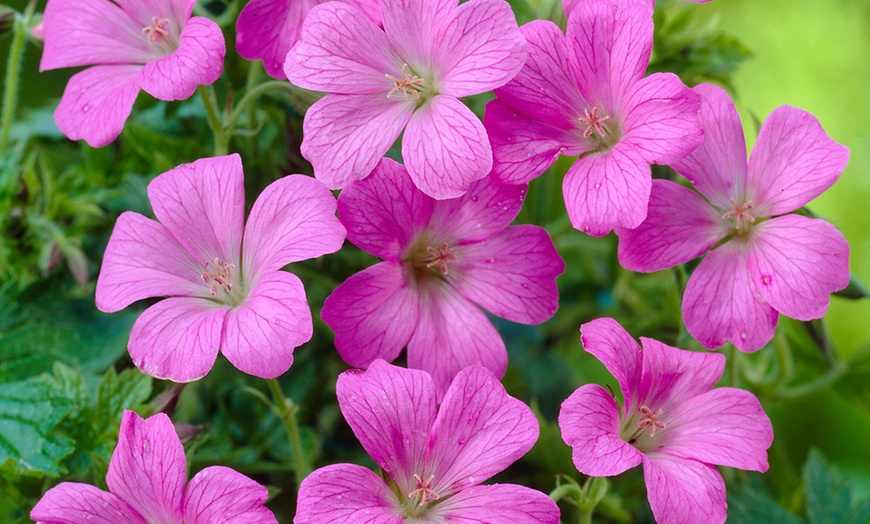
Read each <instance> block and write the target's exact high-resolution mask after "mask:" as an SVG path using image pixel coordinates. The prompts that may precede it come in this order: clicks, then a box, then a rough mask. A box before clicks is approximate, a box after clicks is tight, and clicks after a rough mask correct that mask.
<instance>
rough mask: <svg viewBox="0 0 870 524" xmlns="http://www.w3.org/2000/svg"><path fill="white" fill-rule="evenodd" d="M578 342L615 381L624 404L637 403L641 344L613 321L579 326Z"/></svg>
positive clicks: (597, 320) (593, 322)
mask: <svg viewBox="0 0 870 524" xmlns="http://www.w3.org/2000/svg"><path fill="white" fill-rule="evenodd" d="M580 343H581V344H582V345H583V349H584V350H586V352H587V353H589V354H590V355H592V356H594V357H595V358H597V359H598V360H599V361H600V362H601V363H602V364H604V367H605V368H607V371H609V372H610V374H611V375H613V376H614V378H616V381H617V382H618V383H619V389H620V391H622V396H623V397H624V398H625V401H624V405H625V406H631V405H633V403H636V402H637V400H636V396H637V389H638V386H639V384H640V374H641V366H642V360H641V359H642V356H641V349H640V345H638V343H637V342H636V341H635V340H634V339H633V338H632V337H631V335H629V334H628V331H626V330H625V328H623V327H622V326H620V325H619V323H618V322H617V321H615V320H613V319H612V318H598V319H595V320H593V321H591V322H587V323H585V324H583V325H582V326H580Z"/></svg>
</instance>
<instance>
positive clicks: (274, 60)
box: [236, 0, 381, 79]
mask: <svg viewBox="0 0 870 524" xmlns="http://www.w3.org/2000/svg"><path fill="white" fill-rule="evenodd" d="M326 1H330V0H251V2H250V3H248V5H246V6H245V8H244V9H242V12H241V13H239V20H238V22H236V49H238V51H239V54H240V55H242V57H244V58H246V59H248V60H258V59H261V60H263V65H264V66H265V67H266V72H268V73H269V74H270V75H271V76H273V77H275V78H279V79H280V78H286V76H285V75H284V69H283V68H284V59H285V58H286V57H287V52H288V51H290V49H291V48H292V47H293V46H294V45H296V42H297V41H299V37H300V34H301V33H302V22H303V21H304V20H305V17H306V16H307V15H308V11H310V10H311V8H312V7H314V6H315V5H319V4H322V3H323V2H326ZM341 1H342V2H344V3H345V4H350V5H352V6H355V7H357V8H358V9H360V10H362V11H363V12H365V14H366V16H368V17H369V18H370V19H371V20H372V21H373V22H375V23H380V19H381V15H380V10H379V8H378V0H341Z"/></svg>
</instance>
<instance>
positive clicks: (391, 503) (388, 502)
mask: <svg viewBox="0 0 870 524" xmlns="http://www.w3.org/2000/svg"><path fill="white" fill-rule="evenodd" d="M401 515H402V513H401V506H399V504H398V501H396V496H395V494H394V493H393V492H392V491H391V490H390V488H389V487H388V486H387V484H386V483H385V482H384V481H383V480H382V479H381V478H380V477H378V476H377V475H375V474H374V473H373V472H372V471H371V470H368V469H366V468H364V467H362V466H357V465H356V464H332V465H330V466H326V467H323V468H320V469H318V470H316V471H314V472H313V473H312V474H310V475H308V476H307V477H305V479H304V480H303V481H302V484H301V485H300V486H299V500H298V502H297V508H296V516H295V517H294V519H293V522H296V523H297V524H402V522H404V520H403V519H402V517H401Z"/></svg>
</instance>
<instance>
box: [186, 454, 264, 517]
mask: <svg viewBox="0 0 870 524" xmlns="http://www.w3.org/2000/svg"><path fill="white" fill-rule="evenodd" d="M268 497H269V491H268V490H267V489H266V488H264V487H263V486H261V485H260V484H258V483H256V482H254V481H253V480H251V479H249V478H248V477H246V476H245V475H242V474H241V473H239V472H238V471H235V470H233V469H230V468H226V467H223V466H211V467H208V468H205V469H203V470H201V471H200V472H199V473H197V474H196V475H195V476H194V477H193V478H192V479H190V483H189V484H188V485H187V490H186V491H185V493H184V523H185V524H213V523H215V522H221V523H222V524H278V521H277V520H276V519H275V515H273V514H272V512H271V511H269V509H267V508H266V507H264V506H263V503H264V502H266V498H268Z"/></svg>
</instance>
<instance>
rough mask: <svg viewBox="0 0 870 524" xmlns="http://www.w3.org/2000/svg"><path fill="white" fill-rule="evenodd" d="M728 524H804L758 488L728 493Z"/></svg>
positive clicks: (749, 487)
mask: <svg viewBox="0 0 870 524" xmlns="http://www.w3.org/2000/svg"><path fill="white" fill-rule="evenodd" d="M728 522H729V524H771V523H776V524H804V520H803V519H801V518H800V517H797V516H795V515H792V514H791V513H789V512H788V511H786V510H785V508H783V507H782V506H780V505H779V503H777V502H776V501H775V500H774V499H773V498H771V497H770V496H769V495H767V493H765V492H764V490H762V489H760V488H759V487H758V486H754V485H748V486H741V487H740V488H738V489H731V488H729V491H728Z"/></svg>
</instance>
